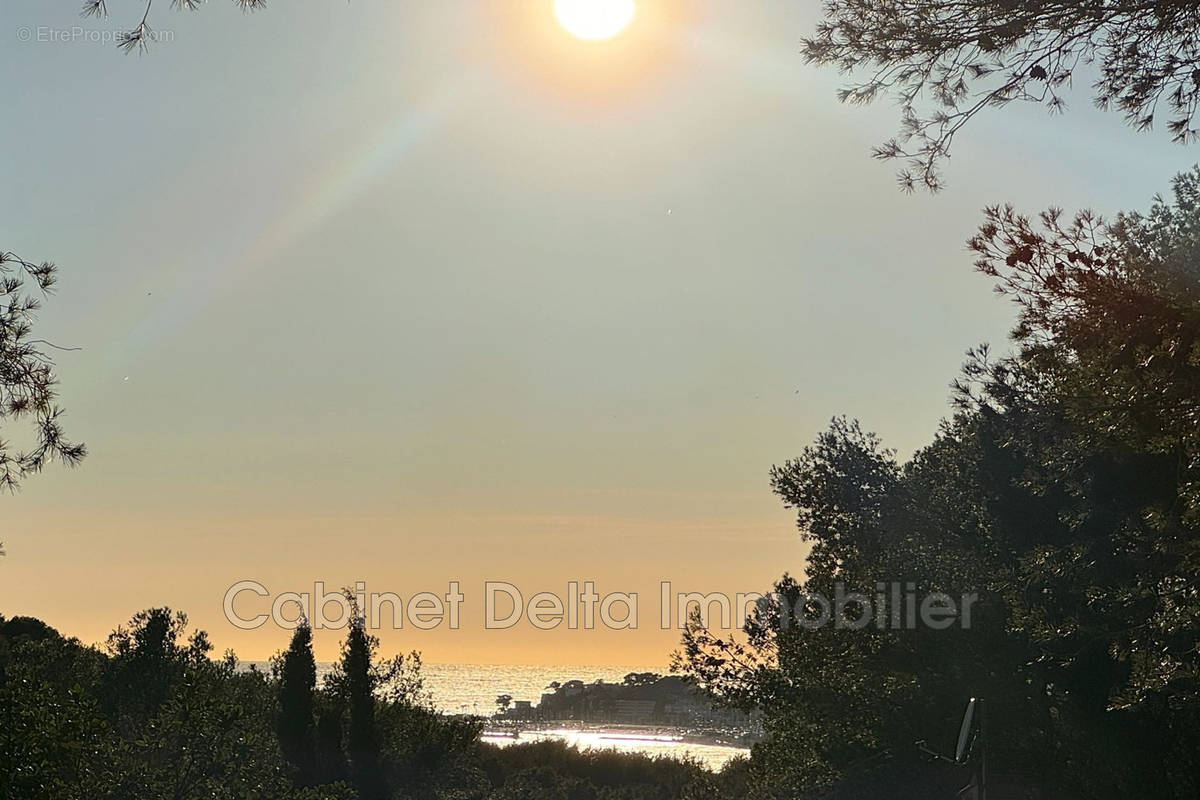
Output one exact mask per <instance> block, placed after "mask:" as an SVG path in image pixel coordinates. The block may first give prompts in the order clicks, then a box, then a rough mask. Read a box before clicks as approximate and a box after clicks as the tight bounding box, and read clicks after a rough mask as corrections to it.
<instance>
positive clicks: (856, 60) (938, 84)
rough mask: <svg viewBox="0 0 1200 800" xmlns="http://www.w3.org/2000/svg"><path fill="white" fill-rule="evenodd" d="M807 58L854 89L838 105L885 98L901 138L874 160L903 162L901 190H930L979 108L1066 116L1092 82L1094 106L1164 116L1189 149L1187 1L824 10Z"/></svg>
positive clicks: (1191, 29)
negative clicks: (1034, 109) (1078, 85)
mask: <svg viewBox="0 0 1200 800" xmlns="http://www.w3.org/2000/svg"><path fill="white" fill-rule="evenodd" d="M803 52H804V56H805V58H806V59H807V60H808V61H809V62H811V63H816V64H821V65H833V66H836V67H837V68H839V69H840V70H842V71H843V72H863V73H866V76H865V78H864V79H863V80H861V81H859V82H857V83H854V84H852V85H850V86H849V87H847V88H845V89H843V90H842V91H841V93H840V97H841V99H842V100H843V101H846V102H851V103H868V102H871V101H872V100H875V99H876V98H877V97H879V95H881V94H886V93H892V94H894V96H895V97H896V99H897V100H898V101H899V105H900V114H901V125H900V134H899V135H898V136H897V137H896V138H893V139H891V140H890V141H888V142H886V143H884V144H883V145H881V146H879V147H878V148H876V150H875V156H876V157H877V158H881V159H897V158H898V159H903V160H905V161H906V162H907V166H906V168H905V169H904V170H902V171H901V172H900V174H899V181H900V184H901V186H902V187H903V188H905V189H906V190H911V189H912V188H913V187H915V186H916V185H922V186H924V187H926V188H928V189H931V190H936V189H938V188H940V187H941V185H942V180H941V177H940V175H939V172H938V166H939V165H940V163H941V162H942V161H943V160H944V159H946V158H948V157H949V156H950V149H951V145H952V143H953V141H954V137H955V136H956V135H957V133H958V132H959V130H961V129H962V128H963V127H964V126H965V125H966V124H967V123H968V122H970V121H971V119H973V118H974V117H975V116H976V115H977V114H979V113H980V112H981V111H982V110H983V109H985V108H988V107H1003V106H1005V105H1008V104H1009V103H1011V102H1013V101H1028V102H1035V103H1042V104H1045V105H1046V106H1047V107H1048V108H1050V110H1052V111H1060V110H1062V109H1064V108H1065V105H1066V103H1065V99H1064V92H1065V91H1066V90H1067V89H1069V88H1070V87H1071V86H1072V85H1073V82H1074V81H1075V80H1076V79H1078V78H1085V76H1086V78H1085V79H1090V78H1091V76H1092V72H1091V70H1092V66H1091V65H1093V64H1094V65H1095V68H1096V71H1095V79H1094V83H1093V88H1094V91H1095V94H1094V100H1095V102H1096V104H1097V105H1099V106H1100V107H1102V108H1114V109H1116V110H1118V111H1120V112H1121V113H1122V114H1123V115H1124V116H1125V118H1126V120H1127V121H1128V122H1129V123H1130V124H1131V125H1134V126H1135V127H1137V128H1138V129H1139V130H1144V129H1147V128H1149V127H1151V126H1152V125H1153V123H1154V122H1155V120H1156V119H1157V118H1158V117H1160V116H1163V115H1165V116H1166V117H1167V130H1168V131H1169V133H1170V134H1171V137H1172V139H1174V140H1175V141H1178V142H1190V141H1192V140H1194V139H1195V138H1196V133H1197V131H1196V129H1195V128H1194V127H1193V120H1194V117H1195V115H1196V109H1197V104H1198V103H1200V8H1198V7H1197V5H1196V3H1194V2H1192V0H1155V2H1143V0H1087V2H1078V0H1029V1H1028V2H1016V1H1015V0H963V1H962V2H954V3H950V2H945V0H903V1H902V2H890V1H889V0H825V3H824V19H823V20H822V21H821V22H820V23H819V24H818V26H817V30H816V33H815V35H814V36H812V37H811V38H807V39H805V40H804V41H803Z"/></svg>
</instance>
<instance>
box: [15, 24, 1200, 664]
mask: <svg viewBox="0 0 1200 800" xmlns="http://www.w3.org/2000/svg"><path fill="white" fill-rule="evenodd" d="M552 6H553V2H552V0H439V2H426V1H425V0H421V1H420V2H416V1H415V0H414V1H413V2H401V1H400V0H392V1H391V2H378V1H375V2H372V1H371V0H355V1H354V2H352V3H349V4H344V3H330V2H328V1H327V0H293V1H292V2H289V3H273V4H271V5H270V7H269V8H268V9H266V10H265V11H262V12H259V13H255V14H242V13H240V12H239V11H238V10H237V9H236V8H234V6H233V4H232V3H227V2H214V3H209V4H207V5H206V6H204V7H202V8H201V10H200V11H198V12H196V13H181V12H176V11H174V10H172V9H171V8H170V7H169V5H168V4H167V3H165V2H161V0H159V2H156V4H155V7H154V8H153V9H152V11H151V17H150V24H151V25H152V27H153V28H155V30H156V31H157V32H158V34H159V38H160V39H161V41H158V42H156V43H155V44H154V45H153V46H152V47H151V49H150V51H149V52H148V53H147V54H144V55H141V56H139V55H136V54H134V55H125V54H122V53H121V52H120V51H119V50H117V48H116V47H114V46H113V45H112V44H111V43H110V42H107V41H99V40H101V39H104V38H106V37H108V36H110V35H111V33H112V32H113V31H114V30H117V29H120V28H123V27H128V26H129V25H130V24H132V23H136V21H137V19H139V18H140V15H141V6H140V5H138V4H137V3H132V2H124V0H109V2H108V7H109V11H110V18H109V19H108V20H100V21H96V20H90V19H89V20H83V19H81V18H80V17H79V16H78V8H77V4H75V3H72V2H60V3H53V4H51V3H45V2H42V0H5V2H4V4H3V8H2V10H0V36H4V37H7V40H6V41H5V45H4V47H2V48H0V70H2V73H3V75H4V76H5V100H6V112H7V113H6V122H5V125H4V126H3V128H0V146H2V147H3V152H4V153H5V154H6V157H5V158H4V159H2V160H0V186H3V191H0V249H4V250H11V251H14V252H16V253H19V254H21V255H22V256H24V257H26V258H29V259H33V260H42V259H48V260H53V261H55V262H56V263H57V264H58V265H59V266H60V269H61V284H60V288H59V289H58V291H57V293H56V294H55V295H54V296H53V297H52V298H51V300H50V302H49V303H48V304H47V307H46V310H45V312H44V314H43V316H42V319H41V322H40V326H41V327H40V330H39V333H40V334H41V335H44V336H45V337H46V338H49V339H51V340H52V341H54V342H55V343H57V344H61V345H65V346H74V347H79V348H81V349H80V350H78V351H70V352H63V353H61V354H60V355H59V356H58V370H59V375H60V378H61V394H62V401H63V405H64V406H65V407H66V409H67V417H66V423H67V426H68V432H69V433H70V434H71V435H72V436H74V437H76V438H79V439H82V440H84V441H85V442H86V443H87V444H88V447H89V449H90V451H91V454H90V456H89V457H88V458H87V460H86V461H85V462H84V464H83V465H82V466H81V467H80V468H78V469H75V470H64V469H61V468H58V467H54V468H51V469H49V470H48V471H46V472H45V473H44V474H42V475H40V476H37V477H35V478H32V479H30V480H29V481H28V482H27V483H26V484H25V486H24V487H23V488H22V490H21V491H20V492H19V493H18V494H16V495H14V496H9V497H3V498H0V509H2V511H0V514H2V515H3V516H2V517H0V519H2V520H3V523H2V527H0V531H2V536H0V539H2V540H3V542H4V549H5V550H6V551H7V556H6V557H5V558H4V559H3V560H0V613H3V614H5V615H8V616H12V615H15V614H30V615H34V616H38V617H40V618H43V619H45V620H46V621H48V622H49V623H51V624H52V625H54V626H56V627H57V628H59V629H60V630H62V631H63V632H64V633H67V634H70V635H74V636H78V637H79V638H80V639H81V640H83V641H85V642H99V641H102V640H103V639H104V637H105V636H106V635H107V633H108V632H109V631H110V630H112V629H113V628H114V627H116V625H118V624H120V623H121V622H123V621H124V620H127V619H128V618H129V617H130V616H131V615H132V614H133V613H134V612H136V611H138V610H139V609H142V608H147V607H150V606H159V605H168V606H171V607H172V608H177V609H181V610H184V611H186V612H187V613H188V614H189V617H190V619H191V621H192V623H193V625H194V626H196V627H201V628H204V629H206V630H207V631H208V632H209V634H210V636H211V638H212V640H213V641H214V643H215V644H216V646H217V649H218V650H223V649H225V648H233V649H235V650H236V651H237V653H238V654H239V656H241V657H242V658H245V659H252V660H253V659H263V658H266V657H267V656H269V655H270V654H271V653H272V652H274V651H276V650H278V649H280V648H282V647H285V646H286V643H287V639H288V635H289V634H288V631H286V630H284V629H281V628H280V627H278V626H275V625H273V624H270V623H268V624H266V625H263V626H262V627H259V628H256V629H253V630H240V629H238V628H237V627H235V626H234V625H233V624H231V623H230V622H229V621H228V620H227V619H226V617H225V614H224V611H223V601H224V598H225V595H226V592H227V590H228V589H229V588H230V587H231V586H233V585H235V584H237V583H238V582H239V581H257V582H258V583H259V584H261V585H262V586H264V587H265V588H266V590H267V591H268V593H269V594H268V597H267V598H266V599H263V598H259V597H257V596H256V595H253V594H243V595H241V599H240V600H238V602H237V607H238V608H240V609H242V611H241V612H239V613H244V614H245V615H246V616H248V617H251V616H255V615H256V614H258V613H261V612H263V611H265V610H267V606H268V605H269V603H270V601H271V600H272V599H274V598H275V597H277V596H278V595H280V594H281V593H284V592H289V591H294V592H312V591H313V587H314V583H315V582H317V581H321V582H323V583H324V585H325V587H326V588H327V589H335V588H336V587H340V586H346V585H353V584H354V583H355V582H356V581H362V582H363V583H364V585H365V586H366V589H367V591H370V592H392V593H396V594H398V595H400V596H402V597H406V598H407V597H410V596H411V595H413V594H415V593H418V592H432V593H437V594H444V593H445V592H446V591H447V589H448V585H449V584H450V582H452V581H457V582H458V583H459V585H460V586H461V591H462V593H463V594H464V595H465V600H463V601H462V604H461V609H462V620H461V625H460V628H459V629H457V630H451V629H449V627H448V626H446V625H442V626H439V627H437V628H435V629H433V630H416V629H414V628H413V627H412V626H411V625H406V626H405V627H404V628H403V629H402V630H392V629H387V630H380V631H378V635H379V636H380V638H381V642H382V649H383V650H384V651H385V652H396V651H400V650H411V649H414V648H415V649H419V650H421V651H422V652H423V653H424V656H425V658H426V660H427V661H434V662H460V663H552V664H630V663H639V664H646V665H649V666H658V667H662V666H665V665H666V662H667V656H668V654H669V652H670V651H671V650H672V649H673V647H674V646H675V645H676V643H677V641H678V631H674V630H663V629H661V626H660V620H659V613H660V610H661V609H660V607H659V606H660V601H659V591H660V582H662V581H670V582H671V585H672V589H673V591H680V592H688V591H698V592H714V591H722V592H727V593H734V592H748V591H761V590H766V589H768V588H769V587H770V585H771V582H772V581H773V580H775V579H776V578H778V577H779V576H780V575H781V574H782V573H783V572H785V571H788V572H792V573H793V574H795V573H799V572H801V571H802V569H803V564H804V555H805V548H804V544H803V542H801V541H800V539H799V537H798V536H797V533H796V530H795V525H794V519H793V516H792V515H791V514H790V513H789V512H788V511H787V510H786V509H784V508H782V507H781V505H780V504H779V502H778V500H777V499H776V498H775V497H773V495H772V494H771V492H770V487H769V482H768V477H767V474H768V470H769V469H770V467H771V465H772V464H778V463H781V462H782V461H784V460H785V459H787V458H789V457H793V456H796V455H798V454H799V452H800V451H801V450H802V449H803V447H804V446H805V445H806V444H808V443H809V442H810V441H812V439H813V438H814V436H815V435H816V434H817V433H818V432H819V431H821V430H822V429H823V428H824V427H825V426H826V425H827V424H828V421H829V419H830V418H831V417H832V416H834V415H837V414H846V415H849V416H851V417H857V418H859V419H861V420H862V422H863V424H864V426H865V427H867V428H869V429H872V430H875V431H877V432H878V433H879V434H880V435H881V436H882V437H883V438H884V440H885V442H886V443H887V444H888V445H889V446H891V447H894V448H896V449H897V451H898V452H899V454H900V455H901V457H907V456H908V455H910V454H911V453H912V452H913V451H914V450H915V449H917V448H919V447H921V446H922V445H923V444H925V443H927V442H928V441H929V440H930V438H931V437H932V435H933V433H934V432H935V429H936V425H937V423H938V421H939V419H941V418H942V417H944V416H946V415H947V414H948V413H949V407H948V405H947V397H948V384H949V382H950V381H951V380H952V379H953V378H954V376H955V374H956V373H957V370H958V368H959V366H960V364H961V363H962V361H963V354H964V351H965V350H966V349H967V348H968V347H971V346H973V345H975V344H977V343H980V342H984V341H990V342H993V343H995V344H999V345H1003V342H1004V339H1005V332H1006V330H1007V329H1008V327H1009V326H1010V324H1011V322H1012V318H1013V312H1012V309H1011V308H1010V307H1008V306H1007V305H1006V304H1005V303H1004V302H1003V301H1001V300H998V299H996V298H995V297H994V296H993V295H992V294H991V292H990V286H989V284H988V281H987V279H986V278H984V277H982V276H979V275H977V274H975V273H974V272H973V270H972V268H971V261H972V259H971V258H970V256H969V254H968V253H967V252H966V248H965V245H964V242H965V241H966V239H967V238H968V237H969V236H970V235H971V233H972V232H973V231H974V229H975V228H976V227H977V226H978V224H979V222H980V220H981V214H980V210H981V209H982V208H983V207H984V206H986V205H989V204H993V203H1002V202H1013V203H1015V204H1016V205H1017V206H1018V207H1020V208H1022V209H1024V210H1028V211H1030V212H1035V211H1038V210H1040V209H1042V208H1044V207H1046V206H1049V205H1059V206H1063V207H1065V208H1067V209H1075V208H1080V207H1091V208H1094V209H1096V210H1097V211H1100V212H1102V213H1105V214H1112V213H1113V212H1115V211H1117V210H1120V209H1124V208H1142V207H1145V206H1146V205H1147V203H1148V202H1149V200H1150V198H1151V196H1152V195H1153V194H1154V193H1156V192H1159V191H1163V190H1165V189H1166V187H1167V185H1168V181H1169V178H1170V176H1171V175H1172V174H1174V173H1175V172H1178V171H1180V170H1183V169H1186V168H1189V167H1190V166H1191V164H1192V163H1193V162H1194V159H1195V154H1194V151H1192V150H1188V149H1186V148H1183V147H1179V146H1175V145H1172V144H1171V143H1169V141H1167V137H1166V135H1165V134H1163V133H1162V132H1161V131H1160V132H1152V133H1148V134H1146V133H1142V134H1139V133H1136V132H1133V131H1131V130H1129V129H1127V128H1126V127H1124V125H1123V123H1122V121H1121V120H1120V119H1119V118H1117V117H1116V116H1114V115H1108V114H1103V113H1101V112H1098V111H1096V110H1094V109H1092V108H1090V106H1089V101H1088V97H1087V93H1086V87H1080V88H1079V89H1078V90H1077V91H1076V92H1074V93H1073V94H1071V95H1069V96H1068V100H1069V101H1070V103H1071V108H1070V110H1069V111H1068V113H1067V114H1065V115H1062V116H1055V117H1050V116H1048V115H1047V114H1046V113H1045V111H1044V110H1042V109H1039V108H1036V107H1033V108H1016V107H1014V108H1009V109H1006V110H1005V111H1004V112H1003V113H992V114H985V115H984V116H982V117H981V118H979V119H978V120H977V121H976V122H974V123H973V124H972V126H971V127H970V128H968V129H967V131H966V132H965V133H964V134H963V138H962V139H961V140H960V141H959V142H958V143H956V147H955V151H954V158H953V160H952V162H951V163H950V164H949V165H948V170H947V180H948V187H947V189H946V190H945V191H943V192H942V193H940V194H938V195H936V196H930V195H924V194H917V195H913V196H907V195H904V194H902V193H900V192H899V191H897V189H896V188H895V183H894V172H895V167H894V165H892V164H882V163H879V162H876V161H873V160H871V158H870V157H869V150H870V147H871V146H872V145H873V144H877V143H879V142H881V141H883V140H885V139H887V138H888V137H890V136H891V135H892V134H893V133H894V130H895V127H896V123H897V114H896V110H895V108H894V106H893V105H892V104H891V103H890V102H887V101H883V102H880V103H878V104H876V105H875V106H872V107H868V108H865V109H863V108H851V107H846V106H842V105H840V104H839V103H838V102H837V100H836V90H837V88H838V86H840V85H842V83H844V81H845V78H843V77H842V76H839V75H837V74H836V73H834V72H831V71H828V70H820V69H817V68H815V67H812V66H808V65H806V64H805V63H804V60H803V58H802V57H801V56H800V55H799V40H800V39H801V37H802V36H804V35H806V34H808V33H809V32H811V31H812V30H813V28H814V25H815V22H816V15H817V13H818V4H817V3H815V2H802V1H801V0H788V1H787V2H784V0H758V1H757V2H749V3H747V2H742V3H734V2H728V1H727V0H663V1H662V2H658V3H651V2H649V0H639V2H638V3H637V14H636V16H635V18H634V20H633V22H632V23H631V25H630V27H629V28H628V29H626V30H625V31H624V32H623V33H622V34H620V35H619V36H617V37H615V38H613V39H610V40H606V41H602V42H585V41H582V40H579V39H577V38H575V37H572V36H571V35H569V34H568V33H567V32H565V31H564V30H563V29H562V28H561V27H560V26H558V25H557V23H556V22H555V19H554V15H553V10H552ZM73 28H80V29H81V30H80V32H78V33H72V29H73ZM3 433H4V434H5V436H6V437H9V436H12V437H15V438H18V439H19V436H20V434H19V432H16V431H14V432H10V431H7V430H6V431H3ZM589 580H591V581H594V582H595V585H596V591H597V592H598V593H599V594H601V595H604V594H607V593H614V592H624V593H634V592H636V593H638V595H639V601H638V622H639V625H638V628H637V629H636V630H606V629H602V628H597V629H595V630H564V629H563V628H562V627H560V628H559V629H556V630H552V631H545V630H538V629H536V628H534V627H533V626H531V625H529V624H528V621H527V620H522V621H521V622H520V623H519V624H517V625H516V626H514V627H512V628H508V629H504V630H487V629H484V626H483V613H484V611H485V603H484V601H485V597H484V592H483V587H484V583H485V582H486V581H496V582H501V581H502V582H507V583H510V584H512V585H514V586H516V587H518V589H519V590H520V591H521V592H522V596H523V599H525V600H527V599H528V598H529V597H530V596H532V595H534V594H535V593H538V592H553V593H555V594H557V595H559V596H561V597H565V596H566V595H567V594H568V589H569V583H570V582H573V581H574V582H583V581H589ZM338 640H339V633H338V632H337V631H318V632H317V635H316V649H317V657H318V658H319V659H330V658H333V657H334V656H335V655H336V652H337V646H338Z"/></svg>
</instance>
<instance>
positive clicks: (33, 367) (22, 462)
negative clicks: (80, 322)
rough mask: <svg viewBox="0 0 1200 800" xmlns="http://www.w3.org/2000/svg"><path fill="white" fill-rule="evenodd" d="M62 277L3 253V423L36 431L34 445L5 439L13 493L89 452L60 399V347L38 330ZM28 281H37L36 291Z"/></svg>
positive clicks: (4, 467)
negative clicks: (65, 420) (72, 433)
mask: <svg viewBox="0 0 1200 800" xmlns="http://www.w3.org/2000/svg"><path fill="white" fill-rule="evenodd" d="M56 279H57V269H56V267H55V266H54V264H52V263H50V262H48V261H47V262H42V263H41V264H35V263H33V262H31V261H26V260H25V259H23V258H21V257H20V256H17V255H15V254H13V253H8V252H0V427H2V426H3V425H5V424H6V423H25V422H28V423H30V424H31V425H32V427H33V430H34V437H33V443H32V445H31V446H30V447H28V448H22V449H14V448H13V446H12V445H11V444H10V443H9V442H8V441H7V440H3V439H0V488H4V489H8V490H10V491H11V490H14V489H16V488H17V487H18V486H19V485H20V482H21V480H22V479H24V478H25V477H27V476H29V475H31V474H33V473H35V472H38V471H40V470H41V469H42V468H43V467H44V466H45V465H46V464H47V463H48V462H50V461H52V460H55V459H57V460H59V461H61V462H62V463H64V464H66V465H67V466H74V465H76V464H78V463H79V462H80V461H81V460H82V459H83V457H84V456H85V455H86V454H87V450H86V448H85V447H84V445H82V444H77V443H74V442H72V441H70V440H69V439H67V438H66V435H65V433H64V432H63V429H62V415H63V412H62V409H61V408H59V407H58V405H57V404H56V403H55V400H56V399H57V388H56V387H57V385H58V379H57V377H56V376H55V374H54V360H53V358H51V356H50V355H49V353H48V352H47V351H48V350H49V349H54V348H55V346H54V345H52V344H50V343H49V342H47V341H46V340H45V339H40V338H36V337H35V336H34V334H33V326H34V322H35V321H36V319H37V312H38V311H39V310H40V309H41V301H42V297H45V296H46V295H48V294H49V293H50V292H51V291H52V290H53V289H54V284H55V282H56ZM26 281H32V282H33V285H34V287H35V289H34V291H32V292H31V291H30V290H29V286H28V285H27V283H26ZM39 295H40V296H39Z"/></svg>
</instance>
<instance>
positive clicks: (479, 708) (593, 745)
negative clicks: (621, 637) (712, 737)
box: [245, 662, 749, 770]
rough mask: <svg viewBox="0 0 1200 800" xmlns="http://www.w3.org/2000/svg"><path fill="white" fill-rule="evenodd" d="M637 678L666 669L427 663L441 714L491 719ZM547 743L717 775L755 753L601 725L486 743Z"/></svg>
mask: <svg viewBox="0 0 1200 800" xmlns="http://www.w3.org/2000/svg"><path fill="white" fill-rule="evenodd" d="M252 663H254V665H255V666H257V667H258V668H259V669H268V668H269V665H267V664H266V663H265V662H252ZM245 666H250V664H245ZM332 666H333V665H332V664H330V663H325V662H322V663H318V664H317V680H318V682H320V681H321V680H322V679H323V678H324V676H325V674H326V673H327V672H328V671H329V670H330V669H331V668H332ZM631 672H658V673H662V672H663V669H662V668H661V667H647V666H645V665H639V664H631V665H627V666H615V667H614V666H601V665H595V666H586V665H584V666H581V665H578V664H572V665H558V666H555V665H546V664H537V665H513V664H435V663H426V664H422V666H421V674H422V676H423V677H424V679H425V689H426V690H427V691H428V692H429V694H430V696H431V699H432V701H433V705H434V707H435V708H437V709H438V710H439V711H441V712H442V713H445V714H478V715H480V716H485V717H486V716H490V715H491V714H493V713H495V711H496V698H497V697H499V696H500V695H502V694H507V695H511V696H512V697H513V699H514V700H530V701H532V702H533V703H534V704H536V703H537V702H538V701H539V700H540V699H541V696H542V692H543V691H545V690H546V687H547V686H548V685H549V684H550V683H551V681H558V682H560V683H566V682H567V681H569V680H576V679H578V680H581V681H583V682H584V683H594V682H595V681H597V680H603V681H605V682H607V683H620V682H621V680H622V679H623V678H624V677H625V676H626V675H628V674H629V673H631ZM546 739H552V740H558V741H563V742H566V743H568V744H571V745H574V746H575V747H578V748H579V749H581V750H594V749H612V750H619V751H622V752H628V753H644V754H647V755H651V756H667V757H671V758H690V759H693V760H696V761H698V762H700V763H702V764H704V765H705V766H707V767H708V768H710V769H713V770H719V769H721V768H722V767H724V766H725V764H727V763H728V762H729V761H730V760H731V759H733V758H737V757H738V756H744V755H748V753H749V750H748V749H746V748H745V747H739V746H736V745H727V744H718V743H713V742H711V741H703V742H698V741H696V740H695V739H694V738H692V737H687V736H685V734H684V732H683V731H679V730H674V729H670V728H658V729H654V730H645V729H640V730H639V729H631V728H617V727H604V726H597V725H587V726H578V727H561V728H554V727H542V728H537V729H527V730H522V731H520V732H519V733H518V734H517V736H516V738H513V737H512V735H511V733H506V735H494V734H489V733H488V732H485V734H484V737H483V741H484V742H487V743H489V744H494V745H496V746H497V747H507V746H511V745H513V744H519V743H521V742H532V741H543V740H546Z"/></svg>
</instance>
